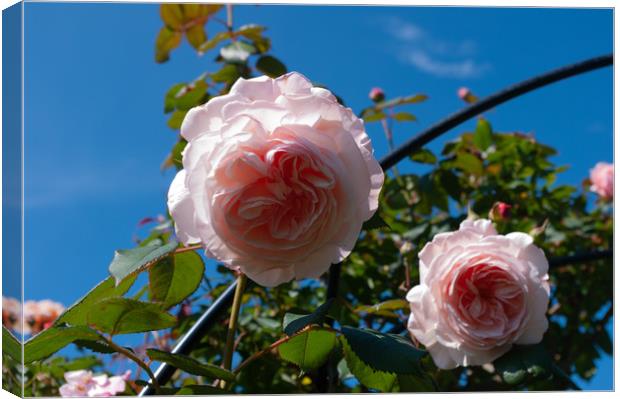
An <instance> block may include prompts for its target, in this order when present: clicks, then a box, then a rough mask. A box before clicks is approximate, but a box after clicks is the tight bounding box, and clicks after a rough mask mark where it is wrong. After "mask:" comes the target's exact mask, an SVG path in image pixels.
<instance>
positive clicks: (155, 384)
mask: <svg viewBox="0 0 620 399" xmlns="http://www.w3.org/2000/svg"><path fill="white" fill-rule="evenodd" d="M102 337H103V338H104V339H105V341H106V343H107V344H108V345H109V346H110V348H112V349H114V350H115V351H117V352H118V353H120V354H123V355H125V356H126V357H127V358H129V359H131V360H133V361H134V362H136V364H137V365H138V366H140V367H142V369H143V370H144V371H146V374H148V376H149V378H150V379H151V383H152V384H153V388H155V392H156V393H159V390H160V386H159V382H157V378H155V375H154V374H153V372H152V371H151V368H150V367H149V366H148V365H147V364H146V363H144V362H143V361H142V359H140V358H139V357H138V356H136V354H135V353H133V352H132V351H130V350H127V349H125V348H123V347H122V346H120V345H117V344H116V343H115V342H114V341H112V339H111V338H108V337H105V336H103V335H102Z"/></svg>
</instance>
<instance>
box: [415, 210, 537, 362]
mask: <svg viewBox="0 0 620 399" xmlns="http://www.w3.org/2000/svg"><path fill="white" fill-rule="evenodd" d="M419 257H420V285H417V286H415V287H413V288H412V289H411V291H409V293H408V294H407V300H408V301H409V302H410V305H411V315H410V317H409V325H408V328H409V332H410V333H411V334H412V335H413V336H414V337H415V338H416V339H417V340H418V341H420V342H421V343H422V344H424V346H426V349H427V350H428V351H429V352H430V354H431V356H432V357H433V360H434V361H435V364H436V365H437V367H439V368H442V369H451V368H454V367H457V366H473V365H482V364H485V363H488V362H491V361H493V360H495V359H496V358H498V357H499V356H501V355H503V354H504V353H506V352H507V351H508V350H509V349H510V347H511V346H512V344H524V345H526V344H535V343H538V342H540V341H541V340H542V337H543V334H544V333H545V331H546V330H547V327H548V322H547V317H546V311H547V306H548V303H549V283H548V278H549V277H548V275H547V269H548V263H547V259H546V258H545V254H544V253H543V251H542V250H541V249H540V248H538V247H536V246H535V245H534V244H532V238H531V237H530V236H529V235H527V234H524V233H510V234H508V235H505V236H504V235H498V234H497V232H496V231H495V228H494V227H493V225H492V224H491V222H490V221H488V220H477V221H471V220H466V221H464V222H463V223H461V226H460V229H459V230H458V231H455V232H450V233H441V234H437V235H436V236H435V237H434V238H433V241H432V242H430V243H428V244H426V246H425V247H424V248H423V249H422V251H421V252H420V253H419Z"/></svg>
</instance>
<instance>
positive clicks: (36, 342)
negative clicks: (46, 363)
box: [24, 326, 101, 363]
mask: <svg viewBox="0 0 620 399" xmlns="http://www.w3.org/2000/svg"><path fill="white" fill-rule="evenodd" d="M100 338H101V336H100V335H99V334H98V333H97V332H96V331H94V330H92V329H91V328H88V327H85V326H75V327H70V326H69V327H62V326H55V327H50V328H48V329H46V330H44V331H42V332H41V333H39V334H37V335H35V336H34V337H32V338H30V339H29V340H28V341H26V342H25V343H24V363H32V362H34V361H36V360H41V359H44V358H46V357H48V356H50V355H52V354H53V353H55V352H57V351H59V350H60V349H62V348H64V347H65V346H67V345H69V344H70V343H72V342H75V341H76V340H92V341H96V340H98V339H100Z"/></svg>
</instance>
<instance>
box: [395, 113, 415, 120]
mask: <svg viewBox="0 0 620 399" xmlns="http://www.w3.org/2000/svg"><path fill="white" fill-rule="evenodd" d="M392 118H394V119H395V120H397V121H399V122H413V121H415V120H417V118H416V117H415V115H413V114H411V113H409V112H396V113H395V114H393V115H392Z"/></svg>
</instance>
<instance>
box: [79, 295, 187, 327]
mask: <svg viewBox="0 0 620 399" xmlns="http://www.w3.org/2000/svg"><path fill="white" fill-rule="evenodd" d="M87 320H88V324H89V325H91V326H93V327H95V328H96V329H98V330H100V331H103V332H107V333H109V334H129V333H136V332H146V331H153V330H161V329H164V328H169V327H172V326H174V325H175V324H176V322H177V320H176V318H175V317H173V316H172V315H170V314H168V313H166V312H164V311H162V310H161V307H160V305H158V304H155V303H146V302H140V301H136V300H133V299H127V298H109V299H104V300H103V301H101V302H98V303H97V304H95V305H94V306H93V307H92V308H91V310H90V312H89V313H88V316H87Z"/></svg>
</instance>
